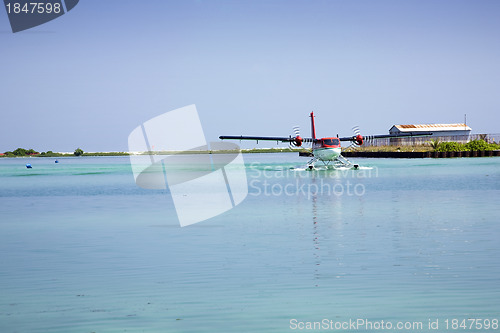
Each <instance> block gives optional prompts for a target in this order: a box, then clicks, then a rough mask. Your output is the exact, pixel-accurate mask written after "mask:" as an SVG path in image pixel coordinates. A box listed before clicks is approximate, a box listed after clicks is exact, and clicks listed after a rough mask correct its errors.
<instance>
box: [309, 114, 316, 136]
mask: <svg viewBox="0 0 500 333" xmlns="http://www.w3.org/2000/svg"><path fill="white" fill-rule="evenodd" d="M310 117H311V135H312V138H313V140H316V128H315V127H314V112H311V115H310Z"/></svg>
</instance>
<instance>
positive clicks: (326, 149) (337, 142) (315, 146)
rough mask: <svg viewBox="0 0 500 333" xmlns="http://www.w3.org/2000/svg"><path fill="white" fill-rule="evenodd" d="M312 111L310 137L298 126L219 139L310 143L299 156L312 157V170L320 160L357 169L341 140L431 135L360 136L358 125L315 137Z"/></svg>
mask: <svg viewBox="0 0 500 333" xmlns="http://www.w3.org/2000/svg"><path fill="white" fill-rule="evenodd" d="M314 117H315V116H314V112H311V114H310V118H311V137H310V138H303V137H301V136H300V131H299V129H298V127H294V135H293V136H292V135H289V136H287V137H279V136H244V135H221V136H219V139H221V140H240V141H241V140H253V141H256V142H257V144H258V143H259V141H276V142H278V143H279V142H283V143H288V144H289V146H290V148H293V147H302V145H303V144H306V143H307V144H311V145H312V147H311V148H310V149H308V150H306V151H301V152H299V156H303V157H312V159H311V160H310V161H309V162H307V165H306V169H307V170H314V169H316V167H315V165H316V163H317V162H322V163H323V165H324V168H335V169H338V168H348V169H359V165H358V164H354V163H352V162H351V161H349V160H348V159H347V158H345V157H344V156H342V146H341V142H344V141H346V142H351V145H350V146H349V147H348V148H351V147H354V148H356V147H359V146H361V145H363V143H364V142H366V141H372V140H374V139H383V138H401V137H416V136H429V135H432V133H431V132H419V133H413V132H410V133H401V134H399V133H396V134H383V135H369V136H362V135H361V133H360V132H359V127H357V126H355V127H353V131H354V134H355V135H353V136H347V137H339V136H338V134H337V136H336V137H326V138H316V127H315V123H314Z"/></svg>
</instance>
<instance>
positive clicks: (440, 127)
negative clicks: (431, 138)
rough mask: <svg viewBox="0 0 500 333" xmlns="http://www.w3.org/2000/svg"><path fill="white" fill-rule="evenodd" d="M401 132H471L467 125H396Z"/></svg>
mask: <svg viewBox="0 0 500 333" xmlns="http://www.w3.org/2000/svg"><path fill="white" fill-rule="evenodd" d="M393 127H396V128H397V129H398V130H400V131H401V132H419V131H471V130H472V129H471V128H470V127H469V126H467V125H465V124H420V125H394V126H393Z"/></svg>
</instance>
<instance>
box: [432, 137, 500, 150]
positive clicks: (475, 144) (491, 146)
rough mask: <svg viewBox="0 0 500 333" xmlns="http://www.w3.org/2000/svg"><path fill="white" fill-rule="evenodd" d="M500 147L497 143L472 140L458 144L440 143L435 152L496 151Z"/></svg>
mask: <svg viewBox="0 0 500 333" xmlns="http://www.w3.org/2000/svg"><path fill="white" fill-rule="evenodd" d="M498 149H500V145H499V144H497V143H488V142H486V141H484V140H481V139H478V140H472V141H469V142H467V143H460V142H441V143H440V144H439V147H437V149H435V151H484V150H498Z"/></svg>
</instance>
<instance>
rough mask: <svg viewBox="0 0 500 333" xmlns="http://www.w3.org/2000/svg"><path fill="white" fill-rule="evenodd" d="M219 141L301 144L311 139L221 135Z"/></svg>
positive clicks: (311, 140)
mask: <svg viewBox="0 0 500 333" xmlns="http://www.w3.org/2000/svg"><path fill="white" fill-rule="evenodd" d="M219 139H221V140H254V141H257V143H258V142H259V141H276V142H297V140H298V139H300V140H301V142H313V139H312V138H301V137H296V136H291V135H290V136H244V135H221V136H219Z"/></svg>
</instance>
